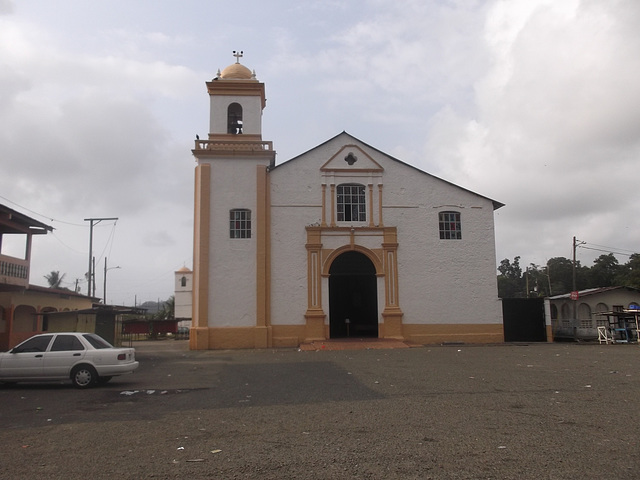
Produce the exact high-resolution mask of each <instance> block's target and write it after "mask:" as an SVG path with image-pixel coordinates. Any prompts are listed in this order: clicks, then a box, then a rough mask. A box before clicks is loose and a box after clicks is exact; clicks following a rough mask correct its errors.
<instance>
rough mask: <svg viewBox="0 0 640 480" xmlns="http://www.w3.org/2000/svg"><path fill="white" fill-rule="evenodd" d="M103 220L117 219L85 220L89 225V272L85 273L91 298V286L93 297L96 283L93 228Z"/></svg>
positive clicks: (113, 218) (111, 218)
mask: <svg viewBox="0 0 640 480" xmlns="http://www.w3.org/2000/svg"><path fill="white" fill-rule="evenodd" d="M103 220H114V221H117V220H118V218H117V217H110V218H85V219H84V221H85V222H90V223H89V271H88V273H87V280H88V282H87V283H88V284H89V285H88V286H87V296H89V297H90V296H91V287H92V286H93V296H94V297H95V294H96V281H95V274H96V272H95V266H94V261H93V226H94V225H97V224H99V223H100V222H102V221H103Z"/></svg>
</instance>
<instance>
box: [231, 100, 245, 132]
mask: <svg viewBox="0 0 640 480" xmlns="http://www.w3.org/2000/svg"><path fill="white" fill-rule="evenodd" d="M227 133H230V134H232V135H238V134H241V133H242V105H240V104H239V103H232V104H231V105H229V108H228V109H227Z"/></svg>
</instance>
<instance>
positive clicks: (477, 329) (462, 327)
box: [403, 323, 504, 345]
mask: <svg viewBox="0 0 640 480" xmlns="http://www.w3.org/2000/svg"><path fill="white" fill-rule="evenodd" d="M403 332H404V338H405V340H407V341H410V342H413V343H417V344H421V345H429V344H442V343H457V342H460V343H503V342H504V327H503V325H502V324H501V323H491V324H469V323H457V324H429V325H417V324H410V325H406V324H405V325H403Z"/></svg>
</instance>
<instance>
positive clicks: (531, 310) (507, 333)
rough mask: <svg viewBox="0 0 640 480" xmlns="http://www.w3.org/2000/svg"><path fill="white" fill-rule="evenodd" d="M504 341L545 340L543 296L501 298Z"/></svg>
mask: <svg viewBox="0 0 640 480" xmlns="http://www.w3.org/2000/svg"><path fill="white" fill-rule="evenodd" d="M502 322H503V325H504V341H505V342H546V341H547V327H546V325H545V315H544V299H543V298H503V299H502Z"/></svg>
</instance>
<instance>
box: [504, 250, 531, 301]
mask: <svg viewBox="0 0 640 480" xmlns="http://www.w3.org/2000/svg"><path fill="white" fill-rule="evenodd" d="M498 271H499V272H500V275H498V296H499V297H500V298H519V297H523V296H526V295H523V278H522V268H520V257H514V259H513V263H512V262H510V261H509V259H508V258H505V259H504V260H502V261H501V262H500V265H499V266H498ZM525 293H526V292H525Z"/></svg>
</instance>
